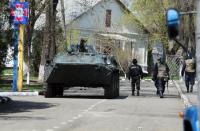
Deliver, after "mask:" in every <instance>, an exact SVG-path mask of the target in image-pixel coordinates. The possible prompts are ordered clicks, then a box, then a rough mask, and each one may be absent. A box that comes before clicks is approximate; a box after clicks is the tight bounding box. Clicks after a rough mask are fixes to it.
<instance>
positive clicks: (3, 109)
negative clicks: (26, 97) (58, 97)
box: [0, 101, 57, 118]
mask: <svg viewBox="0 0 200 131" xmlns="http://www.w3.org/2000/svg"><path fill="white" fill-rule="evenodd" d="M54 106H57V105H56V104H50V103H45V102H31V101H10V102H9V103H7V104H2V105H0V118H1V117H2V115H6V114H10V113H19V112H31V110H34V109H46V108H51V107H54Z"/></svg>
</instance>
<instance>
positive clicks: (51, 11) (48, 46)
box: [38, 0, 58, 82]
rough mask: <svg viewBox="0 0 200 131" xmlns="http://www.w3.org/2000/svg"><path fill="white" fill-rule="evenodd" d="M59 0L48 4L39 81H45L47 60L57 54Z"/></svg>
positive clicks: (53, 0) (51, 0)
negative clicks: (56, 23)
mask: <svg viewBox="0 0 200 131" xmlns="http://www.w3.org/2000/svg"><path fill="white" fill-rule="evenodd" d="M57 4H58V0H50V1H48V3H47V8H46V22H45V30H44V32H45V34H44V40H43V46H42V54H41V61H40V69H39V75H38V81H39V82H43V81H44V65H45V63H46V60H47V59H53V57H54V55H55V54H56V42H55V40H56V39H55V34H56V32H55V21H56V13H57V11H56V6H57Z"/></svg>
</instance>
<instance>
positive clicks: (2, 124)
mask: <svg viewBox="0 0 200 131" xmlns="http://www.w3.org/2000/svg"><path fill="white" fill-rule="evenodd" d="M141 88H142V89H141V95H140V96H131V88H130V83H129V82H128V81H121V86H120V97H118V98H116V99H104V97H103V90H102V89H101V88H98V89H90V88H81V87H76V88H72V89H70V90H66V91H65V93H64V94H65V96H64V97H62V98H44V97H43V96H23V97H22V96H13V97H11V99H12V101H11V102H9V103H6V104H2V105H0V130H1V131H182V128H183V127H182V120H181V119H180V118H179V117H178V113H179V112H180V111H182V110H183V108H184V105H183V102H182V101H181V99H180V97H179V95H178V91H177V89H176V88H175V85H174V84H173V83H170V84H169V89H168V90H166V93H165V96H164V98H163V99H160V98H159V97H158V96H156V94H155V87H154V86H153V83H152V82H151V81H143V82H142V84H141Z"/></svg>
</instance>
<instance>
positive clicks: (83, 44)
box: [79, 39, 87, 52]
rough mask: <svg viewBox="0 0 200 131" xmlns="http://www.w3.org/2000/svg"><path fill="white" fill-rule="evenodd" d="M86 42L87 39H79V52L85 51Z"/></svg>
mask: <svg viewBox="0 0 200 131" xmlns="http://www.w3.org/2000/svg"><path fill="white" fill-rule="evenodd" d="M86 42H87V40H84V39H81V41H80V46H79V52H87V49H86V47H85V46H86V45H85V43H86Z"/></svg>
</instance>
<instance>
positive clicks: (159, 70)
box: [152, 62, 169, 98]
mask: <svg viewBox="0 0 200 131" xmlns="http://www.w3.org/2000/svg"><path fill="white" fill-rule="evenodd" d="M168 79H169V67H168V65H167V64H163V63H160V62H158V63H156V64H155V66H154V70H153V78H152V80H153V81H154V82H155V86H156V88H157V92H156V93H157V94H158V95H159V96H160V98H163V94H164V92H165V84H166V82H167V81H168Z"/></svg>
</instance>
